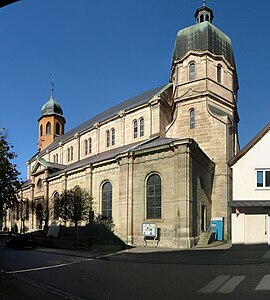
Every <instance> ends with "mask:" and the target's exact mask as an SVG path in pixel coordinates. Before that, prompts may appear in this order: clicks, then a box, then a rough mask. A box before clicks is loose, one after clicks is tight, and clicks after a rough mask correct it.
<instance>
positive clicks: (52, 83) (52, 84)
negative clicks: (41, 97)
mask: <svg viewBox="0 0 270 300" xmlns="http://www.w3.org/2000/svg"><path fill="white" fill-rule="evenodd" d="M51 86H52V87H51V97H52V98H53V91H54V82H53V78H52V82H51Z"/></svg>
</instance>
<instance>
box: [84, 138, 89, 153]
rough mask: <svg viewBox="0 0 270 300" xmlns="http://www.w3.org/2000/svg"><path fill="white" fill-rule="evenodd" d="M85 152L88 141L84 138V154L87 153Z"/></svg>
mask: <svg viewBox="0 0 270 300" xmlns="http://www.w3.org/2000/svg"><path fill="white" fill-rule="evenodd" d="M87 153H88V141H87V140H85V141H84V154H85V155H87Z"/></svg>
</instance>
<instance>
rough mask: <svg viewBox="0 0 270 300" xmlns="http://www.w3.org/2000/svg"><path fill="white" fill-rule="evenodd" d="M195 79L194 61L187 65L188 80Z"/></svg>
mask: <svg viewBox="0 0 270 300" xmlns="http://www.w3.org/2000/svg"><path fill="white" fill-rule="evenodd" d="M191 80H195V63H191V64H190V65H189V81H191Z"/></svg>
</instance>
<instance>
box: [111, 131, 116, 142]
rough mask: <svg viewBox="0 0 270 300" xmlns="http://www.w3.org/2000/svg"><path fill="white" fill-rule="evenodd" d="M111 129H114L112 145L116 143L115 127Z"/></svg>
mask: <svg viewBox="0 0 270 300" xmlns="http://www.w3.org/2000/svg"><path fill="white" fill-rule="evenodd" d="M111 131H112V145H115V129H114V128H113V129H112V130H111Z"/></svg>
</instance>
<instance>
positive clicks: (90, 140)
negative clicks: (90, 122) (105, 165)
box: [88, 138, 92, 153]
mask: <svg viewBox="0 0 270 300" xmlns="http://www.w3.org/2000/svg"><path fill="white" fill-rule="evenodd" d="M88 147H89V148H88V152H89V153H92V139H91V138H89V139H88Z"/></svg>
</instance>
